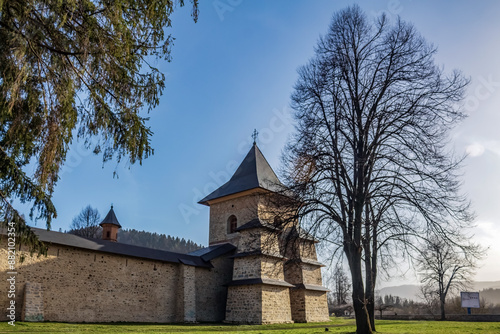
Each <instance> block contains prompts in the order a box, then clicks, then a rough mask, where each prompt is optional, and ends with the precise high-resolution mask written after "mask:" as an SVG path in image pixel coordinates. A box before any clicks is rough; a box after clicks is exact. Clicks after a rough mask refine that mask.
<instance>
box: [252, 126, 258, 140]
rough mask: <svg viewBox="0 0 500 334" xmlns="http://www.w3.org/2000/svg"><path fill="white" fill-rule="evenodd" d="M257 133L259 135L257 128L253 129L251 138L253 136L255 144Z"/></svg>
mask: <svg viewBox="0 0 500 334" xmlns="http://www.w3.org/2000/svg"><path fill="white" fill-rule="evenodd" d="M258 135H259V132H258V131H257V129H253V133H252V138H253V143H254V144H255V141H256V140H257V136H258Z"/></svg>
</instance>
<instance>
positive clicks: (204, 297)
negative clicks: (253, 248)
mask: <svg viewBox="0 0 500 334" xmlns="http://www.w3.org/2000/svg"><path fill="white" fill-rule="evenodd" d="M228 255H230V254H227V255H226V256H222V257H218V258H216V259H213V260H212V261H211V262H212V265H213V266H214V267H213V268H210V269H208V268H196V319H197V321H202V322H222V321H223V320H224V319H225V316H226V298H227V286H226V284H227V283H229V282H230V281H231V278H232V274H233V261H232V259H230V258H228Z"/></svg>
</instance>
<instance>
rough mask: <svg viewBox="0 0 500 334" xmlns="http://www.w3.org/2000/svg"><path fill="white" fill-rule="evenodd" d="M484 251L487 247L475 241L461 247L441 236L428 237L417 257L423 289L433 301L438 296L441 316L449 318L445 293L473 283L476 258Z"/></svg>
mask: <svg viewBox="0 0 500 334" xmlns="http://www.w3.org/2000/svg"><path fill="white" fill-rule="evenodd" d="M483 254H484V250H482V249H481V248H480V247H479V246H478V245H474V244H470V245H468V246H467V247H460V248H458V247H455V246H454V245H452V244H450V243H448V242H446V241H445V240H442V239H438V238H431V239H429V240H428V241H427V243H426V246H425V248H424V249H423V250H422V252H421V254H420V257H419V258H418V268H419V269H420V273H419V274H420V277H421V283H422V286H421V293H422V295H423V297H424V299H425V300H427V301H428V302H430V303H432V302H433V301H434V300H435V299H436V298H437V299H438V300H439V308H440V312H441V320H445V319H446V314H445V305H446V297H447V296H448V294H449V293H453V292H458V291H460V290H466V289H467V288H469V287H470V284H471V283H472V277H473V275H474V270H475V268H476V260H478V259H480V258H481V257H482V256H483Z"/></svg>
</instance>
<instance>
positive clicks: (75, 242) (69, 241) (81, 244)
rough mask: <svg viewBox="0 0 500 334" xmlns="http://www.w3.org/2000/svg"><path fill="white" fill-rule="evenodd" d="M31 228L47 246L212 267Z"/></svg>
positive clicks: (199, 261) (172, 255)
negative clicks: (60, 246)
mask: <svg viewBox="0 0 500 334" xmlns="http://www.w3.org/2000/svg"><path fill="white" fill-rule="evenodd" d="M31 229H32V230H33V232H35V233H36V235H38V237H39V238H40V240H41V241H43V242H44V243H46V244H47V245H48V246H50V244H58V245H63V246H71V247H76V248H83V249H89V250H93V251H98V252H104V253H112V254H119V255H125V256H132V257H137V258H144V259H150V260H158V261H162V262H171V263H184V264H187V265H192V266H196V267H205V268H211V267H212V265H211V264H210V262H208V261H205V260H203V259H202V258H201V257H199V256H193V255H189V254H181V253H174V252H167V251H163V250H158V249H152V248H146V247H139V246H133V245H127V244H123V243H119V242H112V241H107V240H101V239H87V238H83V237H80V236H77V235H74V234H69V233H61V232H54V231H47V230H45V229H40V228H35V227H32V228H31ZM0 234H6V230H5V229H0Z"/></svg>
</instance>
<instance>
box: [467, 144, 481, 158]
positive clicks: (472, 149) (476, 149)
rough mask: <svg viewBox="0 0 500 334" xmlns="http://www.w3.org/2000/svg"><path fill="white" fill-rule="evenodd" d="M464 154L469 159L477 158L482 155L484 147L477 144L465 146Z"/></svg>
mask: <svg viewBox="0 0 500 334" xmlns="http://www.w3.org/2000/svg"><path fill="white" fill-rule="evenodd" d="M465 152H466V153H467V154H468V155H469V156H471V157H479V156H481V155H483V153H484V146H483V145H481V144H479V143H474V144H472V145H467V146H466V147H465Z"/></svg>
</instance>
